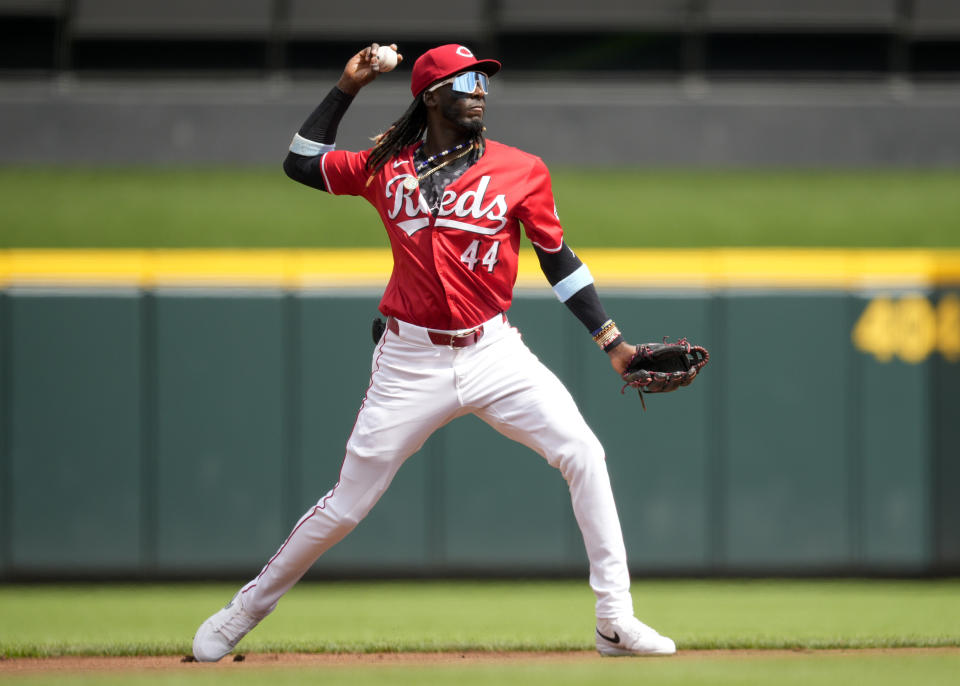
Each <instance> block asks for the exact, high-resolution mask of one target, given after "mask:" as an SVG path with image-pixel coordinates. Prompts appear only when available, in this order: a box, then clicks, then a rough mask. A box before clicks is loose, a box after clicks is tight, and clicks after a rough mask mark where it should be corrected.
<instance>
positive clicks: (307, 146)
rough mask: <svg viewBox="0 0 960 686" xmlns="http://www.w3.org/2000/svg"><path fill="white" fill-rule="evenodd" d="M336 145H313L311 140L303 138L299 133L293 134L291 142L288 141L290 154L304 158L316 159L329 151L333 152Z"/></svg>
mask: <svg viewBox="0 0 960 686" xmlns="http://www.w3.org/2000/svg"><path fill="white" fill-rule="evenodd" d="M336 147H337V145H336V143H329V144H328V143H315V142H314V141H312V140H309V139H307V138H304V137H303V136H301V135H300V134H299V133H295V134H293V140H292V141H290V152H292V153H295V154H297V155H303V156H304V157H316V156H317V155H322V154H324V153H326V152H330V151H331V150H335V149H336Z"/></svg>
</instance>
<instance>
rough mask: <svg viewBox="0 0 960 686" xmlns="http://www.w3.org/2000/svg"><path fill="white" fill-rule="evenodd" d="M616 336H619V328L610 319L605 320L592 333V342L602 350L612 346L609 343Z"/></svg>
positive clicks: (616, 337) (614, 339)
mask: <svg viewBox="0 0 960 686" xmlns="http://www.w3.org/2000/svg"><path fill="white" fill-rule="evenodd" d="M618 338H621V334H620V329H618V328H617V325H616V324H615V323H614V321H613V320H612V319H608V320H607V321H605V322H604V323H603V326H601V327H600V328H599V329H597V330H596V331H595V332H594V333H593V342H594V343H596V344H597V345H598V346H600V349H601V350H604V351H605V350H608V349H609V348H612V347H613V346H612V345H611V344H612V343H613V342H614V341H616V339H618Z"/></svg>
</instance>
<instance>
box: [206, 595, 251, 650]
mask: <svg viewBox="0 0 960 686" xmlns="http://www.w3.org/2000/svg"><path fill="white" fill-rule="evenodd" d="M238 602H239V601H238ZM257 621H258V620H257V619H256V617H254V616H252V615H250V614H248V613H247V611H246V610H244V609H243V607H237V608H236V610H234V611H233V612H231V613H230V615H229V616H228V617H227V618H226V619H225V620H224V621H223V622H221V623H220V625H219V626H218V627H217V628H216V630H217V631H219V632H220V633H221V634H223V635H224V636H225V637H226V638H227V639H228V640H230V641H236V640H238V639H240V638H242V637H243V636H245V635H246V634H247V632H249V631H250V629H251V628H252V627H254V626H256V624H257Z"/></svg>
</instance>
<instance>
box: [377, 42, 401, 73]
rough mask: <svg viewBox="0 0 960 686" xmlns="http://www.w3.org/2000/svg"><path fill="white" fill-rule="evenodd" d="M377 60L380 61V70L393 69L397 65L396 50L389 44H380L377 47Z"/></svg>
mask: <svg viewBox="0 0 960 686" xmlns="http://www.w3.org/2000/svg"><path fill="white" fill-rule="evenodd" d="M377 60H378V61H379V63H380V71H381V72H387V71H393V69H394V67H396V66H397V51H396V50H394V49H393V48H391V47H390V46H389V45H381V46H380V47H379V48H378V49H377Z"/></svg>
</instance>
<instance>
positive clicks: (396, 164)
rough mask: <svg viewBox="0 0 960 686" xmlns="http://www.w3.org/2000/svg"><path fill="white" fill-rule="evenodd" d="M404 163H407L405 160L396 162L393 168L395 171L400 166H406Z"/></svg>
mask: <svg viewBox="0 0 960 686" xmlns="http://www.w3.org/2000/svg"><path fill="white" fill-rule="evenodd" d="M406 163H407V160H397V161H396V162H394V163H393V168H394V169H396V168H397V167H399V166H400V165H401V164H406Z"/></svg>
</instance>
